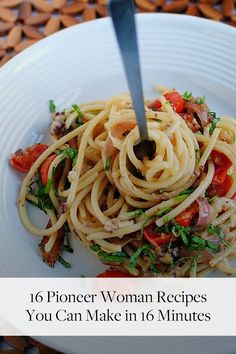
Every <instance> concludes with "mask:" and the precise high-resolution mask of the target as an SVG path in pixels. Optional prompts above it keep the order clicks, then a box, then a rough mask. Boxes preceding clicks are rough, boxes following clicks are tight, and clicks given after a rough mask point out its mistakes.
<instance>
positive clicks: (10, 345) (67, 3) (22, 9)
mask: <svg viewBox="0 0 236 354" xmlns="http://www.w3.org/2000/svg"><path fill="white" fill-rule="evenodd" d="M106 3H107V0H73V1H72V0H25V1H24V0H0V66H2V65H3V64H5V63H6V62H7V61H8V60H9V59H11V58H12V57H13V56H14V55H16V54H17V53H19V52H21V51H22V50H24V49H25V48H27V47H28V46H30V45H32V44H34V43H36V42H37V41H39V40H40V39H42V38H44V37H46V36H49V35H50V34H52V33H54V32H57V31H59V30H61V29H63V28H66V27H70V26H73V25H75V24H78V23H82V22H85V21H90V20H94V19H96V18H101V17H105V16H107V7H106ZM135 4H136V8H137V12H171V13H183V14H187V15H192V16H200V17H206V18H210V19H213V20H216V21H222V22H225V23H228V24H230V25H232V26H235V27H236V2H235V1H234V0H171V1H170V0H135ZM32 348H33V349H32ZM0 352H1V353H6V354H7V353H8V354H11V353H15V354H20V353H40V354H55V353H58V352H56V351H55V350H53V349H50V348H48V347H46V346H45V345H43V344H41V343H39V342H37V341H35V340H34V339H32V338H29V337H0Z"/></svg>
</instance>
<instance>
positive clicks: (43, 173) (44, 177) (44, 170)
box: [40, 154, 57, 187]
mask: <svg viewBox="0 0 236 354" xmlns="http://www.w3.org/2000/svg"><path fill="white" fill-rule="evenodd" d="M56 156H57V154H52V155H50V156H48V157H47V158H46V160H45V161H44V162H43V163H42V166H41V167H40V178H41V181H42V184H43V186H44V187H45V186H46V184H47V181H48V170H49V168H50V166H51V163H52V161H53V160H54V159H55V157H56Z"/></svg>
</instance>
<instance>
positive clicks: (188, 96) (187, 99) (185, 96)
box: [182, 91, 193, 101]
mask: <svg viewBox="0 0 236 354" xmlns="http://www.w3.org/2000/svg"><path fill="white" fill-rule="evenodd" d="M182 97H183V99H184V100H185V101H189V100H191V98H192V97H193V96H192V92H190V91H186V92H184V94H183V96H182Z"/></svg>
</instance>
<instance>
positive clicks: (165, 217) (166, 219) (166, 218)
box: [163, 216, 170, 224]
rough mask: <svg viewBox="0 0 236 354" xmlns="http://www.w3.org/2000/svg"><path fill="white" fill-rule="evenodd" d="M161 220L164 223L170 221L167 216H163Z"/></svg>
mask: <svg viewBox="0 0 236 354" xmlns="http://www.w3.org/2000/svg"><path fill="white" fill-rule="evenodd" d="M163 221H164V224H168V222H169V221H170V218H169V216H164V218H163Z"/></svg>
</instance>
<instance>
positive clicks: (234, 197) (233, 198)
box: [230, 192, 236, 202]
mask: <svg viewBox="0 0 236 354" xmlns="http://www.w3.org/2000/svg"><path fill="white" fill-rule="evenodd" d="M230 199H232V200H234V201H235V202H236V192H235V193H234V195H233V196H232V197H231V198H230Z"/></svg>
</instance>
